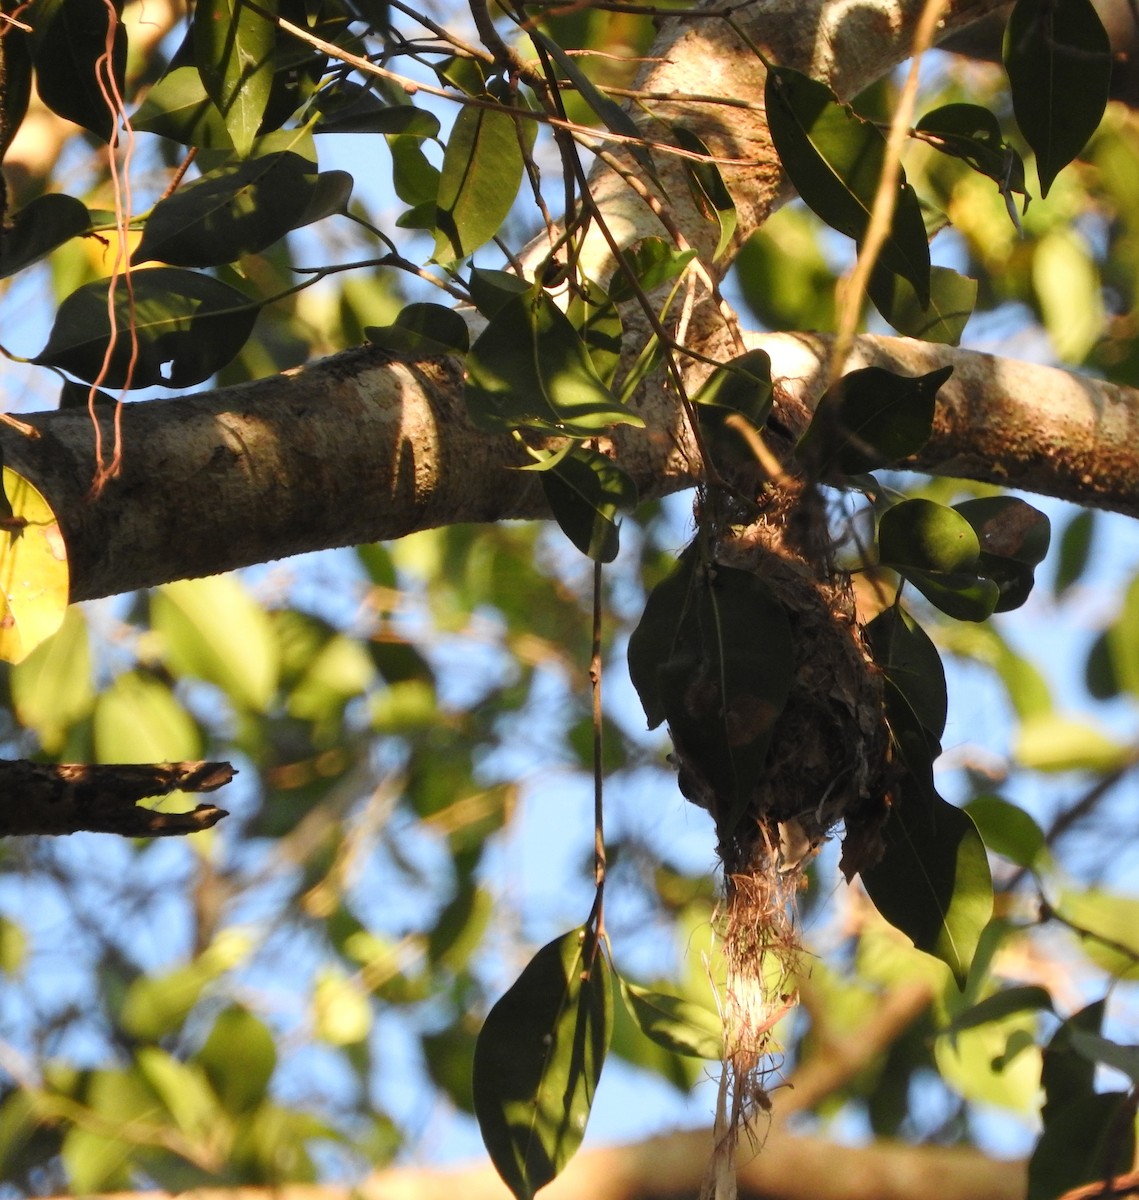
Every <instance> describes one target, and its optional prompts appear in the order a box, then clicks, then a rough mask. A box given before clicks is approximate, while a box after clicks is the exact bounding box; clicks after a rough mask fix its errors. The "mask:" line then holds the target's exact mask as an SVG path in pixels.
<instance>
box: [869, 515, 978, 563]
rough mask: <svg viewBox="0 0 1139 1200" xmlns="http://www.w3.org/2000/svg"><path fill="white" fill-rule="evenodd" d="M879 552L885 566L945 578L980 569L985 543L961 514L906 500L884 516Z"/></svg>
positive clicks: (879, 531) (879, 526) (880, 532)
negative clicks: (934, 572)
mask: <svg viewBox="0 0 1139 1200" xmlns="http://www.w3.org/2000/svg"><path fill="white" fill-rule="evenodd" d="M878 549H879V556H880V561H881V562H882V565H883V566H888V567H893V568H895V569H896V570H898V571H902V572H903V573H908V572H909V570H910V569H911V568H912V569H917V570H920V571H938V572H942V573H945V574H952V573H955V572H962V571H970V570H972V569H973V568H975V567H976V566H977V560H978V558H979V556H980V553H981V543H980V541H979V540H978V538H977V534H976V532H975V531H974V529H973V527H972V526H971V525H970V524H969V522H968V521H967V520H966V519H965V518H964V517H963V516H962V515H961V514H960V513H958V512H955V511H954V510H953V509H951V508H947V507H946V506H945V505H944V504H936V503H934V502H933V501H932V500H922V499H916V500H903V501H902V502H901V503H900V504H895V505H894V506H893V507H892V508H889V509H887V510H886V512H884V513H883V514H882V519H881V521H880V522H879V525H878Z"/></svg>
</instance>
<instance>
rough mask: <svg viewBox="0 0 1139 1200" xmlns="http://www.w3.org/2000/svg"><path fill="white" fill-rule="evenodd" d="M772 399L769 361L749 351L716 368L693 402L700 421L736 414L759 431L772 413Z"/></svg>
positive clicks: (759, 354)
mask: <svg viewBox="0 0 1139 1200" xmlns="http://www.w3.org/2000/svg"><path fill="white" fill-rule="evenodd" d="M771 399H772V388H771V359H770V357H769V356H768V355H767V353H766V352H765V351H763V350H749V351H748V352H747V353H746V354H741V355H740V356H739V357H738V358H733V359H731V361H729V362H726V363H722V364H721V365H720V366H718V367H716V368H715V369H714V370H713V372H712V374H711V375H709V376H708V378H707V379H706V380H705V381H704V383H703V384H702V385H701V387H700V390H699V391H698V392H697V393H696V394H695V395H694V396H693V397H692V403H693V404H695V405H696V406H697V415H698V416H699V417H700V419H701V421H703V420H704V419H705V417H709V418H712V417H718V418H719V419H720V420H721V421H722V420H723V418H724V417H727V416H730V415H732V414H739V415H740V416H741V417H743V418H744V420H745V421H747V422H748V423H749V424H751V425H753V426H754V427H755V428H756V429H759V428H762V426H763V424H764V422H765V421H766V420H767V417H768V414H769V413H770V412H771Z"/></svg>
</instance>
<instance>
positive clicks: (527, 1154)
mask: <svg viewBox="0 0 1139 1200" xmlns="http://www.w3.org/2000/svg"><path fill="white" fill-rule="evenodd" d="M587 955H588V957H587ZM612 1028H613V992H612V984H611V982H610V977H609V964H608V962H607V960H606V959H605V956H604V955H603V954H602V953H601V952H600V949H599V948H598V947H597V945H596V942H595V941H593V939H592V935H590V934H588V933H587V932H586V931H585V930H580V929H575V930H571V931H570V932H569V933H567V934H565V935H563V936H562V937H560V938H557V939H556V940H554V941H552V942H550V943H549V944H548V945H546V946H544V947H543V948H542V949H541V950H539V951H538V953H537V954H536V955H535V956H534V958H533V959H531V961H530V962H529V964H528V965H527V966H526V968H525V970H523V972H522V974H521V975H520V976H519V977H518V979H517V980H516V981H515V982H514V984H513V985H512V986H511V987H510V989H509V990H508V991H507V992H506V994H505V995H504V996H503V997H502V998H501V999H500V1000H499V1001H498V1003H497V1004H495V1006H494V1007H493V1008H492V1009H491V1010H490V1012H489V1013H488V1014H487V1018H486V1022H485V1024H484V1025H483V1028H482V1032H481V1033H480V1034H479V1038H478V1042H477V1044H476V1046H475V1061H474V1102H475V1115H476V1116H477V1118H478V1122H479V1129H480V1130H481V1132H482V1138H483V1142H484V1143H485V1145H486V1148H487V1151H488V1153H489V1154H490V1157H491V1161H492V1162H493V1163H494V1165H495V1168H496V1169H497V1171H498V1173H499V1175H500V1176H501V1177H502V1179H503V1181H504V1182H505V1183H506V1185H507V1187H509V1188H510V1190H511V1191H512V1192H513V1193H514V1195H515V1196H516V1197H518V1200H530V1198H531V1197H532V1196H533V1195H534V1193H535V1192H536V1191H537V1190H538V1189H539V1188H541V1187H543V1186H545V1185H546V1184H547V1183H549V1182H550V1180H552V1179H553V1178H555V1176H557V1175H558V1174H559V1173H560V1172H561V1170H562V1169H563V1168H564V1167H565V1165H566V1163H567V1162H568V1161H569V1160H570V1158H571V1157H572V1156H573V1154H574V1153H575V1152H576V1150H577V1148H578V1146H579V1145H580V1144H581V1139H582V1136H583V1134H584V1133H585V1125H586V1122H587V1120H588V1119H589V1110H590V1108H591V1106H592V1104H593V1095H594V1091H595V1090H596V1087H597V1081H598V1079H600V1077H601V1068H602V1065H603V1063H604V1061H605V1055H606V1052H607V1051H608V1048H609V1038H610V1035H611V1032H612Z"/></svg>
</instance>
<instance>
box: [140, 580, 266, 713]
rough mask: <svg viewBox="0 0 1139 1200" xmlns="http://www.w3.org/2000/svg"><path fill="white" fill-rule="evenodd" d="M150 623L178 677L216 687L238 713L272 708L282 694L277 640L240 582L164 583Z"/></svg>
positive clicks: (155, 597)
mask: <svg viewBox="0 0 1139 1200" xmlns="http://www.w3.org/2000/svg"><path fill="white" fill-rule="evenodd" d="M150 620H151V625H152V627H153V629H154V630H155V632H156V633H158V634H159V635H160V637H161V639H162V645H163V653H164V657H165V659H166V662H167V663H168V664H169V666H170V669H171V670H172V671H173V673H174V674H175V675H178V676H181V675H189V676H192V677H193V678H195V679H204V680H206V681H207V682H209V683H212V684H215V685H216V686H217V687H219V688H221V690H222V691H223V692H224V693H225V694H226V696H227V697H228V698H229V700H230V701H231V702H232V704H233V705H234V706H235V707H236V708H238V709H249V710H251V711H253V712H265V711H266V710H267V709H268V707H269V703H270V701H271V700H272V698H273V696H274V694H275V693H276V690H277V666H278V651H277V638H276V636H275V634H274V632H273V629H272V627H271V625H270V623H269V618H268V616H267V615H266V613H265V610H264V609H263V608H262V607H261V606H260V605H259V604H257V603H255V601H254V600H253V598H252V597H251V596H250V595H249V593H248V592H247V591H246V590H245V588H244V587H243V586H242V584H241V583H240V582H239V581H238V579H237V578H236V577H234V576H232V575H212V576H210V577H209V578H207V579H183V580H179V581H178V582H176V583H168V584H165V585H164V586H163V587H161V588H159V589H158V590H157V591H155V592H154V593H153V594H152V596H151V600H150Z"/></svg>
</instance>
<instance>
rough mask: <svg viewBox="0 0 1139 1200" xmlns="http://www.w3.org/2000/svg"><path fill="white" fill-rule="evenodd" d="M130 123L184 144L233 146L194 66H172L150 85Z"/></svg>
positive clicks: (217, 146) (202, 146)
mask: <svg viewBox="0 0 1139 1200" xmlns="http://www.w3.org/2000/svg"><path fill="white" fill-rule="evenodd" d="M131 125H132V126H133V127H134V128H135V129H136V130H138V131H140V132H142V133H156V134H158V135H159V136H160V137H167V138H170V139H171V140H172V141H175V142H178V143H180V144H181V145H183V146H198V147H201V148H202V149H203V150H232V149H233V138H232V137H230V133H229V130H228V129H227V128H226V123H225V118H224V117H223V116H222V115H221V113H220V112H218V110H217V108H216V107H215V106H214V103H213V101H212V100H211V99H210V98H209V96H208V95H207V94H206V89H205V87H204V85H203V84H202V77H201V76H200V75H199V74H198V69H197V67H194V66H190V65H186V66H176V67H174V68H173V69H172V70H170V71H168V72H167V73H166V74H165V75H164V76H163V77H162V78H161V79H160V80H159V81H158V82H157V83H156V84H155V85H154V87H152V88H151V89H150V91H149V92H148V93H147V96H146V99H145V100H144V101H143V102H142V104H141V105H140V106H139V109H138V111H137V112H136V113H135V114H134V116H132V117H131Z"/></svg>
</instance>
